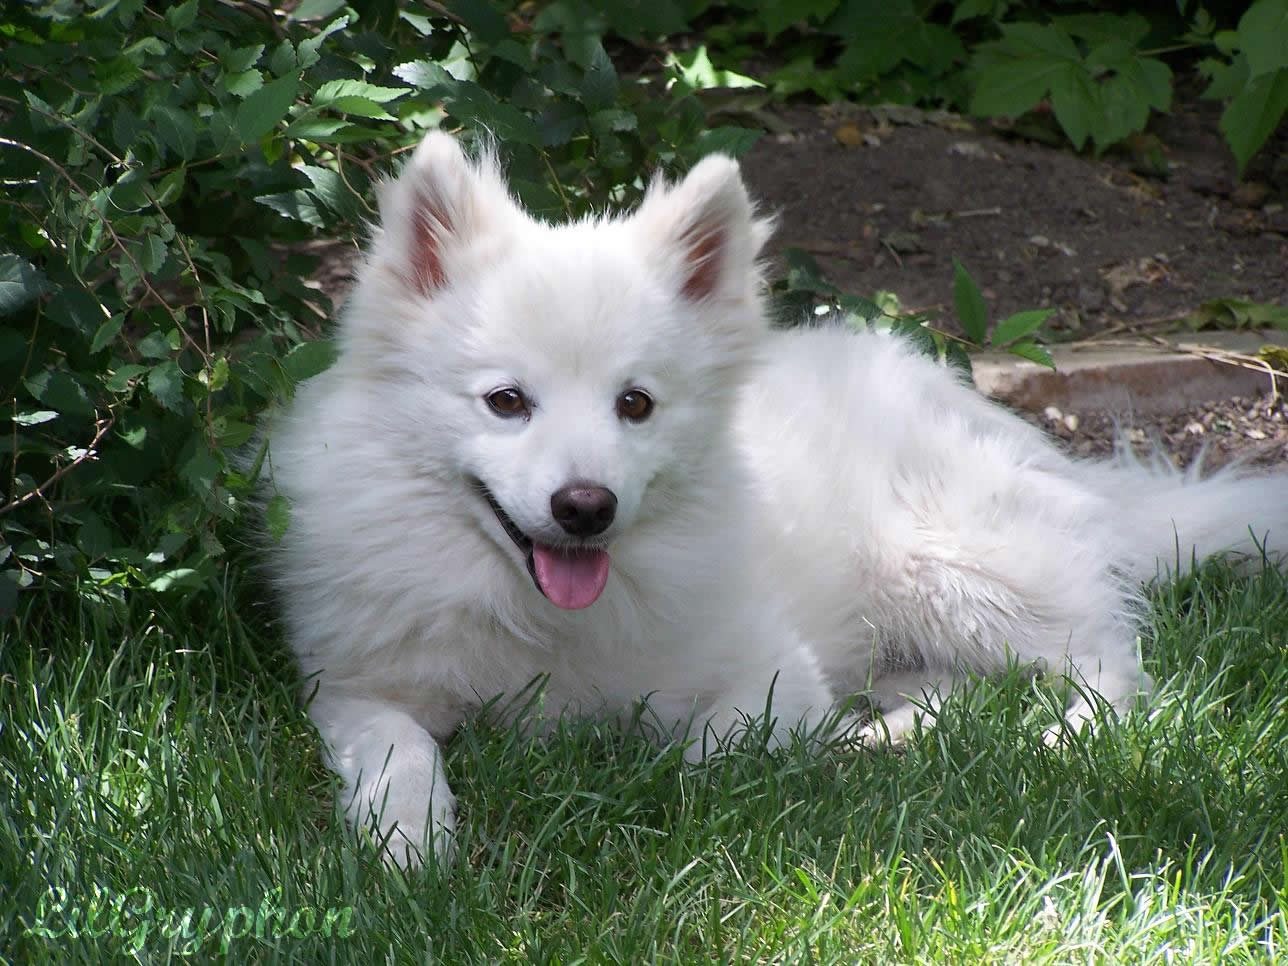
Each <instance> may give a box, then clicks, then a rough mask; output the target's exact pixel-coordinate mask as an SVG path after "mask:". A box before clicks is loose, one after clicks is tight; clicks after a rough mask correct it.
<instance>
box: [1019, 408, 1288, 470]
mask: <svg viewBox="0 0 1288 966" xmlns="http://www.w3.org/2000/svg"><path fill="white" fill-rule="evenodd" d="M1019 415H1020V416H1022V417H1023V418H1024V419H1026V420H1028V421H1029V422H1031V423H1033V424H1034V425H1035V426H1038V427H1040V428H1041V429H1043V430H1045V431H1046V432H1047V433H1048V434H1049V435H1051V436H1053V437H1055V438H1056V439H1058V440H1060V441H1061V443H1062V444H1063V445H1064V447H1065V448H1066V449H1067V450H1068V451H1069V452H1071V453H1073V454H1074V455H1076V456H1085V457H1105V456H1110V455H1112V454H1113V452H1114V447H1115V445H1129V446H1131V448H1132V449H1133V450H1135V451H1136V453H1137V454H1138V455H1140V456H1142V457H1146V456H1149V455H1150V454H1151V453H1154V452H1158V451H1160V450H1161V451H1162V452H1163V453H1166V454H1167V456H1168V458H1169V459H1170V460H1171V461H1172V463H1173V464H1174V465H1176V466H1179V467H1188V466H1190V465H1192V464H1193V463H1194V461H1195V460H1200V459H1201V463H1202V465H1203V466H1204V467H1207V468H1209V469H1216V468H1217V467H1221V466H1225V465H1226V464H1228V463H1230V462H1232V461H1235V460H1238V461H1240V462H1243V463H1246V464H1248V465H1250V466H1258V467H1266V468H1279V469H1288V400H1285V397H1284V396H1282V395H1280V396H1278V397H1274V396H1265V397H1261V398H1237V399H1228V400H1222V401H1220V402H1213V403H1207V404H1204V405H1202V406H1193V407H1190V408H1188V409H1185V410H1183V411H1181V412H1176V413H1167V414H1165V415H1155V416H1148V417H1139V416H1135V415H1133V414H1131V413H1105V412H1082V413H1078V412H1062V411H1060V410H1059V409H1057V408H1055V407H1054V406H1048V407H1047V408H1046V410H1045V411H1044V412H1040V413H1034V412H1020V413H1019Z"/></svg>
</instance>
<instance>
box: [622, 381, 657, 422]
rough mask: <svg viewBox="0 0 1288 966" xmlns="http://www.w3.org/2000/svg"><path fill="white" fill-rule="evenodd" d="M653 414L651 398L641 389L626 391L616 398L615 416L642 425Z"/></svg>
mask: <svg viewBox="0 0 1288 966" xmlns="http://www.w3.org/2000/svg"><path fill="white" fill-rule="evenodd" d="M652 414H653V397H652V396H650V395H649V394H648V393H646V392H645V391H644V390H643V389H628V390H627V391H626V392H624V393H622V394H621V395H620V396H618V397H617V415H618V416H620V417H621V418H622V419H629V420H630V421H631V422H633V423H642V422H644V420H646V419H648V418H649V416H651V415H652Z"/></svg>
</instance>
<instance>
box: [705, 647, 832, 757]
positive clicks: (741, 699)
mask: <svg viewBox="0 0 1288 966" xmlns="http://www.w3.org/2000/svg"><path fill="white" fill-rule="evenodd" d="M788 657H790V658H791V660H790V661H784V663H783V666H782V667H780V668H777V669H771V668H765V667H760V668H755V669H751V670H747V671H743V672H742V673H741V674H739V675H738V677H736V678H735V679H734V680H732V681H731V682H729V684H728V686H727V687H726V689H725V691H724V693H723V694H721V695H720V697H719V698H717V700H716V701H715V702H714V703H713V704H712V705H711V707H710V708H709V709H708V711H707V712H706V716H705V722H703V725H702V728H701V732H700V733H696V731H695V733H694V734H693V735H691V736H690V737H692V738H693V739H694V740H693V741H692V743H691V744H690V745H689V746H688V748H686V749H685V753H684V755H685V758H686V759H687V760H689V761H691V762H696V761H701V760H703V759H704V758H706V757H707V756H708V755H710V754H712V753H713V752H716V751H718V750H719V749H720V748H721V747H723V746H725V745H727V744H729V743H730V742H731V741H736V740H738V738H739V737H740V736H741V735H742V734H743V733H745V730H746V727H747V723H748V721H749V720H750V721H752V722H755V721H757V720H758V719H759V720H761V721H763V720H764V716H765V715H766V714H768V715H769V743H770V746H771V747H785V746H786V745H789V744H791V741H792V735H793V732H798V733H800V734H801V735H803V736H806V737H808V736H811V735H814V733H815V732H816V731H817V730H818V728H819V726H820V725H821V724H822V722H823V721H824V720H825V719H826V717H827V715H828V712H829V709H830V707H831V704H832V693H831V690H830V689H829V688H828V686H827V684H826V682H825V681H824V679H823V675H822V672H821V671H820V670H819V668H818V663H817V661H816V660H815V659H814V656H813V655H812V654H811V653H810V652H809V651H808V650H807V649H806V648H804V647H801V648H799V649H798V650H797V651H796V652H795V653H793V654H789V655H788Z"/></svg>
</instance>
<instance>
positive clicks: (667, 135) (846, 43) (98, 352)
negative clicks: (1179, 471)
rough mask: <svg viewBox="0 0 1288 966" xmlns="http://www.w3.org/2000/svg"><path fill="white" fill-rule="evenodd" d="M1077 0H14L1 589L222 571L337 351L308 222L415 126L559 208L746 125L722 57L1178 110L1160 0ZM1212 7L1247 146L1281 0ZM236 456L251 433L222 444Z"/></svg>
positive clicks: (1285, 94) (1283, 67)
mask: <svg viewBox="0 0 1288 966" xmlns="http://www.w3.org/2000/svg"><path fill="white" fill-rule="evenodd" d="M1183 8H1184V4H1182V9H1183ZM1062 9H1063V8H1062ZM1077 10H1081V11H1082V12H1080V13H1079V12H1075V11H1077ZM1068 11H1069V12H1067V13H1065V14H1062V15H1061V16H1059V17H1052V16H1048V15H1046V14H1044V13H1041V12H1040V11H1039V10H1038V8H1037V7H1036V6H1032V7H1030V6H1027V5H1024V4H1012V3H1009V2H1007V0H958V2H955V3H952V4H930V5H924V4H923V5H914V4H912V3H911V0H896V2H886V0H881V2H876V0H780V2H776V3H770V4H760V3H754V4H753V3H750V2H745V3H742V2H735V3H731V4H717V3H712V2H709V0H657V2H655V3H650V4H634V3H632V4H591V3H589V2H581V0H564V2H552V3H537V4H532V3H523V4H518V3H503V4H491V3H485V2H482V0H455V2H452V3H450V4H449V5H447V6H442V5H439V4H433V5H428V6H424V7H421V6H419V5H415V4H409V5H406V6H405V7H400V6H398V5H396V4H395V3H393V2H392V0H374V2H373V0H366V2H360V0H353V2H352V3H351V4H349V5H346V4H343V3H341V2H338V0H302V2H300V3H299V4H298V5H297V6H295V7H294V8H293V11H292V13H291V14H290V15H289V17H285V18H284V17H283V16H282V15H280V13H279V12H274V11H273V10H271V9H270V8H268V7H266V6H263V5H260V4H258V3H254V2H249V0H228V2H221V3H202V2H199V0H187V2H183V3H179V4H173V5H166V4H147V3H144V2H143V0H97V2H92V3H86V2H77V0H43V2H42V0H35V2H33V0H27V2H19V3H14V4H6V5H5V7H4V10H3V12H0V65H2V66H3V70H0V122H2V123H3V127H2V128H0V173H2V175H3V184H4V188H3V194H2V195H0V201H2V202H3V203H0V326H2V327H0V384H2V385H3V391H4V395H3V399H4V400H5V401H6V409H7V411H8V412H7V423H8V432H6V433H5V434H4V436H3V438H4V447H5V451H4V452H5V459H4V462H3V463H2V464H0V470H3V479H0V614H3V613H6V612H10V611H12V609H13V608H14V606H15V604H16V602H17V601H18V599H19V596H20V594H21V592H22V591H23V590H24V589H26V588H32V587H35V586H40V585H44V586H49V587H58V588H63V589H66V590H70V591H73V592H75V593H79V594H81V595H84V596H88V597H92V598H94V599H95V600H98V601H102V602H105V603H106V604H107V605H108V606H109V609H110V606H111V602H112V601H114V600H119V599H120V598H121V596H122V595H123V593H124V592H125V590H126V589H127V588H129V587H131V586H140V585H143V586H149V587H151V588H153V589H155V590H159V591H166V590H172V589H173V590H185V591H186V590H192V589H205V590H209V591H212V592H215V593H218V591H219V587H220V580H219V576H220V567H221V561H223V560H224V559H226V557H227V553H228V550H229V549H230V548H233V547H234V546H235V544H236V542H237V541H238V540H239V538H238V537H237V536H236V534H237V533H239V532H240V531H239V530H237V529H235V528H234V527H232V526H230V525H229V524H230V523H231V522H232V521H233V520H234V519H235V517H236V516H237V514H238V512H239V508H240V507H241V505H242V503H243V502H244V501H245V500H246V499H247V497H248V494H249V492H250V489H251V485H252V480H251V477H253V475H254V473H255V472H256V465H257V463H258V460H257V459H256V458H255V457H256V452H255V447H256V443H255V436H254V429H253V425H254V418H255V416H256V414H257V413H258V412H259V411H260V410H261V409H263V408H264V407H265V406H266V405H268V404H269V403H270V402H271V401H272V400H273V399H274V398H276V397H279V396H282V395H284V394H289V393H290V392H291V390H292V386H293V385H294V384H295V382H296V381H298V380H299V379H302V378H305V377H307V376H308V375H310V374H312V373H315V372H317V371H319V370H320V369H322V368H324V367H325V366H326V365H327V364H328V362H329V358H330V350H329V348H328V345H327V343H326V342H325V341H324V340H318V339H316V337H317V336H318V335H319V334H322V333H323V332H324V329H325V323H326V320H327V319H328V318H329V316H330V313H331V308H332V307H331V306H330V304H329V303H328V300H327V296H326V294H325V293H324V292H323V291H321V290H320V289H319V288H317V287H316V286H313V285H310V284H309V283H307V282H306V281H305V280H306V279H308V278H310V275H311V272H312V271H313V270H314V268H315V265H316V262H317V257H316V254H315V249H314V246H313V244H312V240H313V239H314V237H315V236H316V235H318V234H319V233H320V232H322V233H325V234H327V235H330V236H332V237H338V238H350V237H354V236H357V235H359V234H360V233H361V231H362V229H363V225H364V222H365V221H366V220H367V219H368V218H369V217H370V216H371V214H372V209H371V201H370V188H371V185H372V183H373V181H375V180H376V179H378V178H379V177H381V176H382V175H383V174H384V173H385V172H387V171H388V170H389V169H390V167H391V164H392V160H393V158H394V157H395V156H396V155H397V154H399V153H400V152H402V151H404V150H406V149H407V148H408V147H410V146H411V145H412V144H414V143H415V142H416V140H418V138H419V137H420V135H421V134H422V133H423V132H424V131H425V130H426V129H429V128H433V127H437V126H447V127H449V128H450V129H452V130H457V131H460V132H461V133H462V134H463V135H464V136H466V137H474V136H479V135H480V134H482V133H484V132H488V133H490V134H491V135H492V136H494V137H496V138H497V139H498V140H499V141H500V142H501V143H502V144H503V145H504V150H505V154H506V160H507V165H508V167H509V171H510V174H511V178H512V183H513V185H514V188H515V190H516V191H517V193H518V194H519V195H520V197H521V199H522V201H523V202H524V203H525V204H527V205H528V206H529V207H530V208H531V209H533V210H534V211H535V212H536V213H538V214H543V215H549V216H565V215H575V214H579V213H581V212H583V211H585V210H587V209H592V208H602V207H604V206H608V205H615V204H621V203H626V202H629V201H631V200H633V199H634V198H635V197H636V196H638V195H639V193H640V192H641V191H642V190H643V188H644V186H645V185H644V180H643V179H644V178H645V177H647V173H648V172H651V171H653V170H657V169H665V168H669V167H684V166H687V165H688V164H690V163H692V161H694V160H695V159H696V158H697V157H699V156H701V155H702V154H704V153H707V152H710V151H715V150H721V151H725V152H729V153H733V154H738V153H741V152H742V151H744V150H746V149H747V148H748V147H749V146H750V144H751V143H752V141H754V139H755V137H756V132H755V131H754V130H749V129H746V128H744V127H741V126H738V125H722V124H720V123H718V121H715V122H714V123H713V118H709V117H708V114H707V108H708V105H709V104H710V103H711V101H710V99H709V98H704V97H702V96H699V95H700V94H702V92H703V89H705V88H717V87H718V88H736V87H748V86H759V85H758V84H757V82H756V81H753V80H751V79H750V78H748V77H746V76H743V75H741V74H737V73H734V72H731V71H730V70H728V69H722V68H720V67H717V66H715V64H713V56H714V60H715V61H718V62H720V63H721V64H738V63H740V62H743V61H749V62H752V63H760V64H764V63H765V54H766V51H767V50H768V51H769V52H770V54H771V56H770V58H769V60H770V66H768V67H766V68H765V70H764V72H763V73H764V77H765V79H766V81H767V83H768V85H769V90H768V92H766V96H786V95H788V94H791V93H797V92H801V91H805V90H810V91H813V92H815V93H818V94H822V95H824V96H854V97H866V98H873V99H897V100H904V101H916V102H922V103H939V104H946V105H949V106H958V107H969V108H971V109H972V110H975V111H977V112H979V113H983V114H1009V115H1014V114H1019V113H1022V112H1024V111H1026V110H1028V109H1030V108H1032V107H1034V106H1036V105H1039V104H1041V103H1044V102H1047V101H1049V103H1050V105H1051V106H1052V108H1053V111H1054V114H1055V117H1056V118H1057V120H1058V121H1059V122H1060V124H1061V125H1062V126H1063V128H1064V130H1065V131H1066V132H1067V134H1068V135H1069V138H1070V140H1071V141H1072V142H1073V143H1074V145H1075V146H1081V145H1082V144H1083V143H1092V144H1094V145H1095V146H1096V147H1097V148H1100V147H1104V146H1105V145H1107V144H1109V143H1112V142H1113V141H1115V140H1117V139H1119V138H1121V137H1123V136H1125V135H1126V134H1128V133H1131V132H1132V131H1134V130H1139V129H1140V128H1141V127H1142V126H1143V125H1144V123H1145V122H1146V120H1147V118H1148V115H1149V112H1150V111H1151V110H1164V109H1166V108H1167V106H1168V104H1169V102H1170V97H1171V86H1172V74H1171V70H1170V68H1169V67H1168V66H1167V63H1166V62H1165V61H1164V60H1163V59H1160V58H1161V57H1162V56H1163V55H1162V53H1160V52H1159V51H1156V50H1153V51H1152V50H1151V49H1149V45H1151V44H1154V43H1155V42H1156V41H1158V40H1159V37H1160V31H1161V30H1162V31H1164V32H1165V28H1166V26H1167V24H1169V23H1171V24H1174V23H1175V22H1176V20H1177V17H1176V14H1175V13H1173V14H1172V15H1171V19H1168V18H1162V19H1161V20H1160V19H1158V18H1155V19H1150V20H1147V19H1146V18H1145V17H1143V16H1141V15H1137V14H1118V13H1109V12H1103V11H1100V10H1098V9H1097V8H1096V7H1095V5H1082V6H1080V7H1079V6H1075V5H1070V6H1069V7H1068ZM1160 24H1161V25H1162V26H1160ZM1217 27H1218V25H1217V23H1216V22H1215V21H1214V20H1213V19H1212V18H1211V17H1209V16H1208V15H1207V14H1206V13H1204V12H1203V11H1202V10H1198V11H1196V12H1195V13H1194V14H1193V17H1192V23H1191V25H1190V27H1189V29H1188V30H1187V31H1186V32H1185V33H1184V36H1183V37H1182V38H1181V40H1180V42H1181V44H1182V45H1183V46H1186V47H1187V48H1189V49H1192V50H1196V51H1199V52H1205V51H1206V52H1208V53H1210V54H1211V56H1210V57H1209V59H1208V60H1206V61H1204V62H1203V64H1202V70H1203V71H1204V72H1205V73H1206V74H1207V75H1208V76H1209V77H1210V79H1211V91H1210V93H1212V94H1213V95H1214V96H1221V97H1224V98H1228V99H1230V104H1229V107H1228V109H1227V111H1226V115H1225V119H1224V120H1223V122H1222V123H1223V130H1224V131H1225V133H1226V136H1227V138H1228V140H1229V142H1230V144H1231V146H1232V147H1233V149H1234V151H1235V154H1236V156H1237V157H1238V159H1239V161H1240V163H1241V164H1242V163H1246V161H1247V160H1248V158H1249V157H1250V156H1251V154H1252V152H1253V151H1254V150H1255V149H1256V147H1257V146H1258V145H1259V144H1260V143H1262V142H1263V141H1264V140H1265V139H1266V138H1267V137H1268V136H1269V134H1270V133H1271V131H1273V129H1274V127H1275V125H1276V124H1277V123H1278V122H1279V119H1280V117H1281V116H1282V115H1283V113H1284V111H1285V109H1288V33H1286V31H1288V0H1257V2H1256V3H1254V4H1253V5H1252V6H1251V7H1250V8H1248V10H1247V11H1246V12H1245V13H1243V14H1242V16H1241V18H1240V19H1239V20H1238V22H1237V24H1233V25H1232V29H1228V30H1219V29H1217ZM668 37H669V38H671V39H670V40H669V41H668V40H665V38H668ZM1170 39H1175V38H1166V37H1164V38H1163V40H1170ZM610 51H611V52H612V55H611V56H610ZM713 52H714V54H713ZM800 258H804V256H799V257H798V261H796V262H793V261H791V260H789V262H788V270H789V277H788V278H787V279H786V280H785V281H784V282H783V283H782V285H781V288H782V290H783V292H784V294H785V295H786V296H788V299H787V303H786V304H788V305H790V306H792V307H793V310H799V309H800V308H801V307H802V305H804V304H806V303H809V302H811V301H813V302H814V303H817V302H818V301H820V300H821V301H825V302H831V303H832V304H839V305H840V306H841V307H842V308H843V309H845V310H846V311H849V312H850V313H851V314H852V315H855V316H857V317H858V318H860V319H864V320H870V319H872V318H875V317H877V316H879V315H880V314H881V311H880V309H879V308H877V307H876V306H875V305H874V304H873V303H871V302H868V301H866V300H862V299H854V298H853V297H843V296H841V295H840V293H837V292H835V290H832V289H830V288H829V287H827V286H826V284H825V283H823V282H821V280H820V279H818V278H817V273H816V272H815V271H814V269H813V268H811V266H810V265H809V264H808V263H807V262H805V261H800V260H799V259H800ZM963 277H964V272H962V273H961V274H960V275H959V279H958V298H959V302H960V303H962V304H965V305H966V306H967V307H968V308H971V309H972V311H971V312H970V313H968V315H964V316H963V318H967V317H969V320H970V321H971V322H972V325H973V329H972V331H971V332H970V333H969V334H970V336H971V339H972V340H973V341H975V342H982V341H984V338H985V335H986V332H987V319H986V317H985V316H984V314H983V308H982V304H979V300H978V297H977V295H978V293H975V297H973V298H972V295H971V290H972V288H973V286H972V285H971V284H969V279H968V277H967V278H965V280H964V281H963ZM793 298H794V299H795V301H793ZM963 300H964V301H963ZM1040 322H1041V318H1040V317H1039V314H1038V313H1029V314H1024V315H1023V316H1022V317H1016V318H1015V319H1011V320H1006V321H1004V322H1002V323H1000V324H999V325H998V326H997V328H996V330H995V331H994V332H993V335H992V341H993V342H994V343H997V344H1011V345H1012V346H1013V347H1014V349H1015V351H1020V352H1022V353H1029V354H1031V355H1033V356H1034V357H1040V356H1041V353H1040V350H1039V349H1038V348H1037V347H1036V346H1034V345H1033V343H1032V341H1031V339H1030V338H1029V336H1030V335H1031V333H1032V332H1033V330H1034V329H1036V328H1037V326H1038V325H1039V324H1040ZM910 330H912V331H916V332H919V333H921V334H923V335H924V337H925V338H926V339H928V340H929V342H930V343H931V346H930V347H931V348H933V349H937V350H938V351H939V352H941V353H944V352H948V353H949V354H955V355H958V356H959V355H960V352H959V350H958V349H957V348H954V347H955V346H956V343H953V344H952V345H946V344H945V343H944V340H943V338H942V337H941V336H939V335H936V334H933V333H932V334H929V335H926V334H925V330H924V329H921V328H920V327H918V326H916V325H915V324H913V325H911V326H910ZM239 450H240V451H242V452H247V451H249V452H250V454H251V458H250V459H249V460H248V461H246V462H239V463H238V464H237V465H238V466H239V467H241V468H240V469H236V468H234V466H233V464H232V463H231V461H230V459H229V454H231V453H233V452H236V451H239ZM270 510H272V507H270ZM269 519H270V527H271V526H272V525H274V523H275V522H276V524H277V525H281V519H282V515H281V514H275V513H273V512H270V514H269Z"/></svg>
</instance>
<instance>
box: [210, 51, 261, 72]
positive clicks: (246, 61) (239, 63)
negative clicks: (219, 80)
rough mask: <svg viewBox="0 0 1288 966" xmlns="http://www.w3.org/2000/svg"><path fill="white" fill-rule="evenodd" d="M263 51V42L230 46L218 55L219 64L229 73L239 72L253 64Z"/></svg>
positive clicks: (248, 68)
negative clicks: (245, 45)
mask: <svg viewBox="0 0 1288 966" xmlns="http://www.w3.org/2000/svg"><path fill="white" fill-rule="evenodd" d="M263 53H264V45H263V44H251V45H250V46H248V47H232V48H229V49H228V50H225V51H224V52H223V53H221V54H220V55H219V66H220V67H222V68H223V69H224V71H225V72H227V73H229V74H240V73H242V72H243V71H248V70H250V69H251V68H252V67H254V66H255V63H256V61H258V60H259V58H260V57H261V56H262V55H263Z"/></svg>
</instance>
